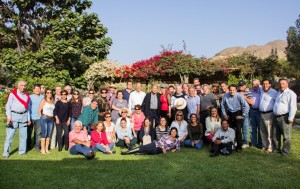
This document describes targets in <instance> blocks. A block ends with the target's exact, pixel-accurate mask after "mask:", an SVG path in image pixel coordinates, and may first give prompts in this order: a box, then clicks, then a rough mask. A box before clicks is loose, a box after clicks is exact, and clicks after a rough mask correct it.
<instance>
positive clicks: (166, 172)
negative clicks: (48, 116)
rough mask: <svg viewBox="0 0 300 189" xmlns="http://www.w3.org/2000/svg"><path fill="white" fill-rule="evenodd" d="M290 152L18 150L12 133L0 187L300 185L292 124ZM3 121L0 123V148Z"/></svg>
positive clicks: (297, 136) (299, 136)
mask: <svg viewBox="0 0 300 189" xmlns="http://www.w3.org/2000/svg"><path fill="white" fill-rule="evenodd" d="M292 136H293V142H292V151H291V155H290V156H289V157H281V156H280V155H279V154H273V155H269V154H266V153H264V152H262V151H260V150H258V149H254V148H248V149H245V150H244V151H243V152H242V153H233V154H231V155H230V156H226V157H224V156H219V157H216V158H210V157H208V148H207V147H204V149H202V150H200V151H195V150H194V149H182V150H181V151H180V152H178V153H174V154H172V153H170V154H166V155H164V154H161V155H152V156H135V155H129V156H121V155H120V149H119V148H117V149H116V150H117V154H115V155H104V154H100V153H97V156H96V159H94V160H91V161H88V160H86V159H85V158H84V157H83V156H71V155H69V153H68V152H66V151H63V152H58V151H57V150H56V149H55V150H52V151H51V153H50V154H48V155H41V154H40V153H38V152H36V151H35V150H31V151H29V152H28V155H27V156H20V155H19V154H18V152H17V145H18V135H17V134H16V136H15V138H14V141H13V145H12V151H13V152H12V155H11V156H10V158H9V159H8V160H3V159H1V160H0V169H1V171H0V188H2V189H3V188H48V189H49V188H299V187H300V186H299V177H300V142H299V141H300V130H295V129H293V133H292ZM4 140H5V127H4V125H3V124H0V141H1V143H2V145H1V146H0V151H1V153H2V152H3V142H4Z"/></svg>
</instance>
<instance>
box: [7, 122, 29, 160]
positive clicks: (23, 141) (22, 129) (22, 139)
mask: <svg viewBox="0 0 300 189" xmlns="http://www.w3.org/2000/svg"><path fill="white" fill-rule="evenodd" d="M13 126H14V128H13V129H12V128H6V139H5V144H4V152H3V156H5V157H8V156H9V151H10V147H11V143H12V140H13V138H14V135H15V132H16V130H17V128H18V127H19V154H25V153H26V146H27V123H19V122H13Z"/></svg>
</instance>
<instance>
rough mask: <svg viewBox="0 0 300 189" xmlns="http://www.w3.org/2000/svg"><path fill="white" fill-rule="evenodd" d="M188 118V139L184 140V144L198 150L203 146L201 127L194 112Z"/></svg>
mask: <svg viewBox="0 0 300 189" xmlns="http://www.w3.org/2000/svg"><path fill="white" fill-rule="evenodd" d="M190 120H191V122H190V123H189V125H188V139H186V140H185V141H184V145H185V146H186V147H194V148H195V149H197V150H200V149H201V148H202V146H203V140H202V136H203V127H202V125H201V123H198V118H197V115H196V114H194V113H193V114H191V116H190Z"/></svg>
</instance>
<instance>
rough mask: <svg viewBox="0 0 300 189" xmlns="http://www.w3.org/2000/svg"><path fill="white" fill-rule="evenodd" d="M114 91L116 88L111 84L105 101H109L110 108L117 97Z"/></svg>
mask: <svg viewBox="0 0 300 189" xmlns="http://www.w3.org/2000/svg"><path fill="white" fill-rule="evenodd" d="M116 89H117V87H116V86H115V85H114V84H111V85H110V86H109V92H108V93H107V96H106V98H107V100H108V101H109V104H110V108H111V105H112V102H113V101H114V100H115V99H116V97H117V95H116Z"/></svg>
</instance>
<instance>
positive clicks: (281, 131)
mask: <svg viewBox="0 0 300 189" xmlns="http://www.w3.org/2000/svg"><path fill="white" fill-rule="evenodd" d="M279 85H280V91H279V92H278V94H277V97H276V100H275V103H274V107H273V113H274V116H275V120H274V121H275V128H274V132H273V133H274V135H273V140H274V148H275V150H274V152H281V154H282V155H288V154H289V153H290V148H291V133H292V132H291V129H292V123H293V121H294V118H295V114H296V111H297V95H296V94H295V93H294V92H293V91H292V90H291V89H289V84H288V81H287V80H286V79H280V80H279ZM281 135H283V146H282V149H281Z"/></svg>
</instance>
